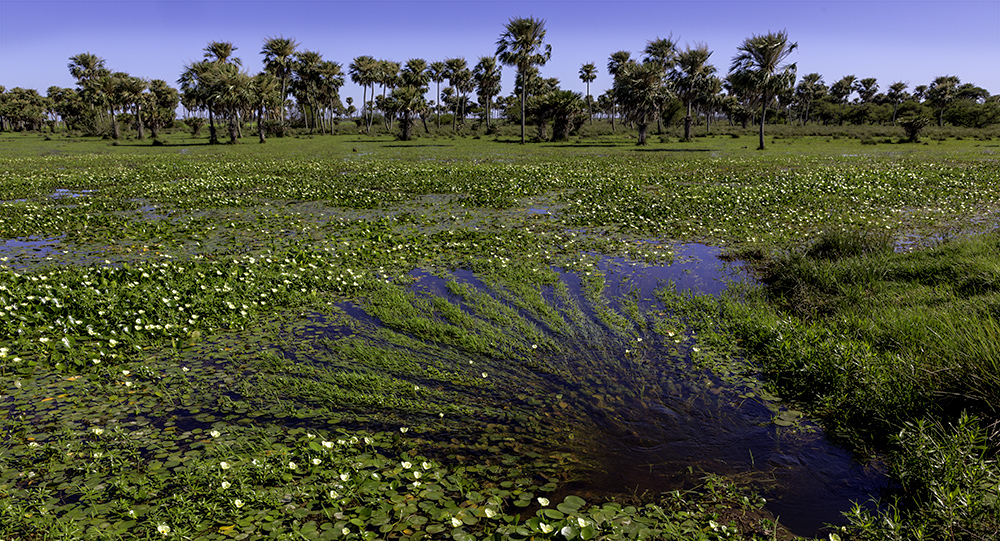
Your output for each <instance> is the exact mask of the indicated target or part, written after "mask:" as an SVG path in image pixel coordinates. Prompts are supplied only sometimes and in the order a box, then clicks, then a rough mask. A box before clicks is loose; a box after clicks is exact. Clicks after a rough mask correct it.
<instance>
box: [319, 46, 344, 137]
mask: <svg viewBox="0 0 1000 541" xmlns="http://www.w3.org/2000/svg"><path fill="white" fill-rule="evenodd" d="M318 71H319V79H320V88H319V95H320V101H322V103H324V104H326V105H325V107H326V109H327V113H328V116H329V118H328V119H327V120H328V122H329V125H330V133H333V115H334V114H336V115H340V112H341V111H342V110H343V108H344V105H343V104H342V103H341V102H340V88H341V87H342V86H344V72H343V69H342V68H341V65H340V63H339V62H333V61H330V60H324V61H322V62H320V64H319V70H318Z"/></svg>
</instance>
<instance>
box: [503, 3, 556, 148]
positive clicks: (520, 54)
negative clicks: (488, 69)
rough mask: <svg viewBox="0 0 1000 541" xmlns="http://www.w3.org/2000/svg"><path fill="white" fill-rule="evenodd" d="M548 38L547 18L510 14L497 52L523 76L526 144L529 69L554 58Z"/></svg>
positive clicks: (522, 140) (522, 131)
mask: <svg viewBox="0 0 1000 541" xmlns="http://www.w3.org/2000/svg"><path fill="white" fill-rule="evenodd" d="M544 41H545V21H544V20H543V19H535V18H534V17H528V18H524V17H518V18H511V19H509V20H508V21H507V24H506V25H505V26H504V32H503V33H502V34H500V39H498V40H497V52H496V56H497V58H498V59H499V60H500V62H502V63H503V64H504V65H505V66H514V67H515V68H516V69H517V73H518V75H519V76H520V77H521V144H522V145H523V144H524V104H525V101H526V100H527V86H528V85H527V73H528V69H529V68H532V67H534V66H544V65H545V63H546V62H548V61H549V59H550V58H552V45H549V44H543V42H544Z"/></svg>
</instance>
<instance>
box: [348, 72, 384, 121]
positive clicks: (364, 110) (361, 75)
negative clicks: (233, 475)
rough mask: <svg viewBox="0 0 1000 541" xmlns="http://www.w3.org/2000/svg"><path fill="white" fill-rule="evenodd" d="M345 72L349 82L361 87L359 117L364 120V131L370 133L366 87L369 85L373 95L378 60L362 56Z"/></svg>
mask: <svg viewBox="0 0 1000 541" xmlns="http://www.w3.org/2000/svg"><path fill="white" fill-rule="evenodd" d="M347 70H348V73H349V74H350V76H351V82H352V83H354V84H357V85H361V116H362V118H364V119H365V131H366V132H371V122H370V121H369V120H368V115H369V113H370V111H369V108H368V100H367V96H368V94H367V91H368V86H369V85H371V87H372V94H374V93H375V82H376V75H377V74H376V71H377V70H378V60H375V58H373V57H371V56H368V55H362V56H359V57H356V58H355V59H354V61H353V62H351V63H350V65H349V66H348V67H347ZM372 99H374V96H372Z"/></svg>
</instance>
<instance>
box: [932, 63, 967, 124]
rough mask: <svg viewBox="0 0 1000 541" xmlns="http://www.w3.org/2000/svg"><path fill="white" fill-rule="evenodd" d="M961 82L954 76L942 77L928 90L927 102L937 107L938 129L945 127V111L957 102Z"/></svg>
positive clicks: (935, 80)
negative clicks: (953, 102)
mask: <svg viewBox="0 0 1000 541" xmlns="http://www.w3.org/2000/svg"><path fill="white" fill-rule="evenodd" d="M960 83H961V81H959V80H958V77H955V76H954V75H942V76H941V77H937V78H936V79H934V81H933V82H931V85H930V87H929V88H928V89H927V100H928V101H930V102H931V104H933V105H934V107H937V110H938V127H939V128H940V127H942V126H944V110H945V108H946V107H948V105H949V104H950V103H951V102H952V101H954V100H955V97H956V94H957V93H958V85H959V84H960Z"/></svg>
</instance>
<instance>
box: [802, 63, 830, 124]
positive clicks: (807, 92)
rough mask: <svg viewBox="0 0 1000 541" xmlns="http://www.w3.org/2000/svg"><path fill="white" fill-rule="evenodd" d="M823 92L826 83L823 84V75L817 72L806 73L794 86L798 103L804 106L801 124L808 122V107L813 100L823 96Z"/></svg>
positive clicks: (824, 91)
mask: <svg viewBox="0 0 1000 541" xmlns="http://www.w3.org/2000/svg"><path fill="white" fill-rule="evenodd" d="M825 93H826V85H825V84H823V76H822V75H820V74H818V73H809V74H806V75H804V76H803V77H802V80H801V81H799V84H798V86H796V87H795V94H796V96H797V97H798V99H799V103H804V104H805V106H806V110H805V115H804V116H803V118H802V125H805V123H806V122H809V109H810V108H811V107H812V102H813V100H815V99H817V98H819V97H821V96H823V94H825Z"/></svg>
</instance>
